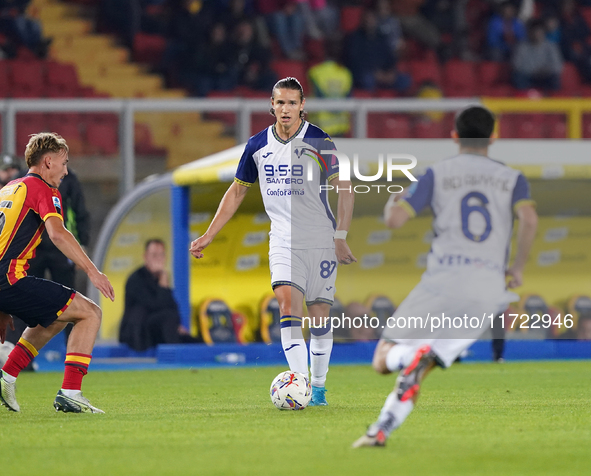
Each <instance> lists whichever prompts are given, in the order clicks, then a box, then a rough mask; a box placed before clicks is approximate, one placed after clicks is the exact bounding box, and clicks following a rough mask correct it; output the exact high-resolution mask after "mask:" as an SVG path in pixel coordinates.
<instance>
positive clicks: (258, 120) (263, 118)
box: [250, 112, 274, 135]
mask: <svg viewBox="0 0 591 476" xmlns="http://www.w3.org/2000/svg"><path fill="white" fill-rule="evenodd" d="M273 122H274V119H273V117H272V116H271V115H270V114H267V113H266V112H255V113H253V114H252V115H251V116H250V133H251V135H254V134H256V133H257V132H260V131H262V130H263V129H265V128H267V127H269V126H270V125H271V124H273Z"/></svg>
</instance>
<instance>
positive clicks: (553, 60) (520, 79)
mask: <svg viewBox="0 0 591 476" xmlns="http://www.w3.org/2000/svg"><path fill="white" fill-rule="evenodd" d="M527 36H528V39H527V41H522V42H520V43H519V44H518V45H517V47H516V49H515V53H514V55H513V84H514V86H515V87H516V88H517V89H529V88H541V89H547V90H552V91H556V90H558V89H560V74H561V72H562V56H561V55H560V50H559V49H558V46H557V45H556V44H555V43H552V42H550V41H548V40H547V39H546V31H545V29H544V24H543V23H542V22H541V21H539V20H532V21H531V22H530V23H529V25H528V30H527Z"/></svg>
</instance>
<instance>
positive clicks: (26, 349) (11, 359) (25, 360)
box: [2, 337, 39, 379]
mask: <svg viewBox="0 0 591 476" xmlns="http://www.w3.org/2000/svg"><path fill="white" fill-rule="evenodd" d="M37 355H39V352H38V351H37V349H35V347H34V346H33V344H31V343H30V342H28V341H26V340H25V339H23V338H22V337H21V338H20V339H19V341H18V342H17V343H16V345H15V346H14V349H12V351H11V352H10V354H8V360H7V361H6V363H5V364H4V367H2V370H3V371H4V373H6V374H8V375H10V376H11V377H13V378H14V379H16V378H17V377H18V374H19V373H20V372H21V370H23V369H24V368H25V367H26V366H27V365H29V363H31V360H33V359H34V358H35V357H37Z"/></svg>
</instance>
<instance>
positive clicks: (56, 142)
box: [25, 132, 70, 168]
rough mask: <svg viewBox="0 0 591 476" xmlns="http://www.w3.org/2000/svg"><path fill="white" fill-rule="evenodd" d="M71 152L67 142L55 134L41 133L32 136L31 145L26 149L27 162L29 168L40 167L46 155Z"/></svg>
mask: <svg viewBox="0 0 591 476" xmlns="http://www.w3.org/2000/svg"><path fill="white" fill-rule="evenodd" d="M62 150H65V151H66V153H68V151H69V150H70V149H69V147H68V144H66V140H65V139H64V138H63V137H62V136H60V135H59V134H56V133H55V132H39V133H38V134H31V138H30V139H29V143H28V144H27V147H26V148H25V161H26V162H27V166H28V167H29V168H31V167H33V166H35V165H38V164H39V162H40V160H41V158H42V157H43V156H44V155H45V154H49V153H52V152H53V153H56V152H60V151H62Z"/></svg>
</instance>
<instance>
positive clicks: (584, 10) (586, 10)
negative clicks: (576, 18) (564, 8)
mask: <svg viewBox="0 0 591 476" xmlns="http://www.w3.org/2000/svg"><path fill="white" fill-rule="evenodd" d="M577 10H579V11H580V13H581V15H582V16H583V18H584V19H585V22H586V23H587V26H588V27H589V28H591V7H579V8H577Z"/></svg>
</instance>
